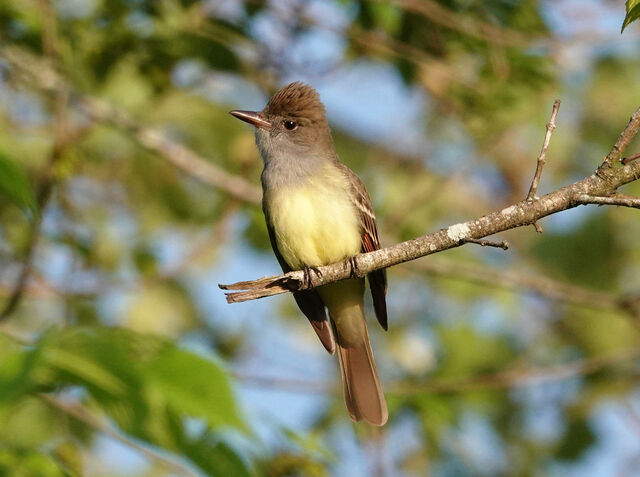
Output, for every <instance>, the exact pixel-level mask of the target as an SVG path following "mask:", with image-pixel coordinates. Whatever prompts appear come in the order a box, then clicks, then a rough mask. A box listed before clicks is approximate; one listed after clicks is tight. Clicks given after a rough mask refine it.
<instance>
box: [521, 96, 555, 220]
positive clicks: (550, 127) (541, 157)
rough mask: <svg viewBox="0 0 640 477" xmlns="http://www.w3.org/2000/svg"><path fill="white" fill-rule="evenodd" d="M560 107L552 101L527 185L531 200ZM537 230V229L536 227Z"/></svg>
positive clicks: (535, 190) (538, 180)
mask: <svg viewBox="0 0 640 477" xmlns="http://www.w3.org/2000/svg"><path fill="white" fill-rule="evenodd" d="M559 109H560V100H559V99H556V100H555V101H554V102H553V109H552V111H551V118H550V119H549V122H548V123H547V132H546V134H545V135H544V142H543V143H542V149H541V150H540V155H539V156H538V162H537V164H536V172H535V174H534V175H533V181H531V187H529V193H528V194H527V200H533V199H534V198H535V196H536V192H537V191H538V183H539V182H540V176H542V168H543V167H544V164H545V162H546V156H547V149H548V148H549V142H550V141H551V135H552V134H553V131H554V130H555V128H556V117H557V116H558V110H559ZM536 230H537V229H536Z"/></svg>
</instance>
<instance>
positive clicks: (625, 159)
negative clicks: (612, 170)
mask: <svg viewBox="0 0 640 477" xmlns="http://www.w3.org/2000/svg"><path fill="white" fill-rule="evenodd" d="M636 159H640V152H639V153H638V154H634V155H633V156H629V157H623V158H622V159H620V162H621V163H622V165H623V166H626V165H627V164H629V163H630V162H631V161H635V160H636Z"/></svg>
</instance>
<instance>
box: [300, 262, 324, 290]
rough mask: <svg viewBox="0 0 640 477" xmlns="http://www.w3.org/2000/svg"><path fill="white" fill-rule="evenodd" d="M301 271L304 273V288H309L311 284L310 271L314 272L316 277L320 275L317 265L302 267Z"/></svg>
mask: <svg viewBox="0 0 640 477" xmlns="http://www.w3.org/2000/svg"><path fill="white" fill-rule="evenodd" d="M302 272H303V274H304V287H305V288H311V285H312V278H311V272H313V273H315V274H316V276H317V277H321V276H322V272H321V271H320V269H319V268H317V267H304V268H303V269H302Z"/></svg>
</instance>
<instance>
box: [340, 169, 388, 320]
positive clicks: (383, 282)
mask: <svg viewBox="0 0 640 477" xmlns="http://www.w3.org/2000/svg"><path fill="white" fill-rule="evenodd" d="M338 165H339V166H340V168H341V169H342V170H343V172H344V173H345V175H346V176H347V177H348V178H349V183H350V184H351V190H352V193H353V198H354V200H355V202H356V206H357V208H358V212H359V213H360V225H361V226H362V248H361V250H362V252H373V251H374V250H378V249H379V248H380V240H379V239H378V226H377V225H376V216H375V214H374V213H373V207H372V206H371V199H370V198H369V194H368V192H367V189H366V187H365V186H364V184H363V183H362V181H361V180H360V178H359V177H358V176H357V175H356V174H355V172H353V171H352V170H351V169H349V168H348V167H347V166H345V165H344V164H342V163H341V162H338ZM367 278H368V279H369V287H370V288H371V296H372V297H373V308H374V309H375V311H376V318H378V322H379V323H380V325H382V327H383V328H384V329H385V330H386V329H387V299H386V295H387V272H386V270H384V269H382V270H376V271H375V272H371V273H369V274H368V275H367Z"/></svg>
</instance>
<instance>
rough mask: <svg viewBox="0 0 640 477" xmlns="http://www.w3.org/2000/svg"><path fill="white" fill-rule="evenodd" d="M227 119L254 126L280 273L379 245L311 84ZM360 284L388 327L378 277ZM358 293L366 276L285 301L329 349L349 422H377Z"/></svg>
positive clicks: (376, 391) (382, 417) (382, 277)
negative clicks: (291, 303) (335, 361)
mask: <svg viewBox="0 0 640 477" xmlns="http://www.w3.org/2000/svg"><path fill="white" fill-rule="evenodd" d="M230 114H231V115H232V116H234V117H236V118H238V119H240V120H242V121H245V122H247V123H249V124H251V125H253V126H254V129H255V140H256V145H257V148H258V150H259V152H260V155H261V157H262V161H263V170H262V174H261V182H262V190H263V198H262V209H263V212H264V216H265V220H266V224H267V231H268V233H269V239H270V242H271V246H272V248H273V251H274V253H275V255H276V258H277V260H278V262H279V264H280V266H281V268H282V271H283V272H284V273H286V272H289V271H292V270H304V271H305V274H310V273H319V271H318V270H317V267H320V266H322V265H328V264H331V263H335V262H339V261H343V260H347V259H352V258H353V257H354V256H355V255H357V254H358V253H361V252H371V251H374V250H377V249H379V248H380V241H379V238H378V230H377V223H376V217H375V214H374V211H373V207H372V205H371V199H370V197H369V194H368V192H367V189H366V187H365V185H364V184H363V182H362V181H361V180H360V179H359V177H358V176H357V175H356V174H355V173H354V172H353V171H352V170H351V169H349V168H348V167H347V166H346V165H344V164H343V163H342V162H340V160H339V158H338V154H337V152H336V149H335V145H334V142H333V138H332V136H331V130H330V128H329V124H328V121H327V115H326V110H325V107H324V105H323V104H322V102H321V100H320V97H319V95H318V93H317V92H316V90H315V89H314V88H313V87H311V86H309V85H307V84H305V83H302V82H294V83H291V84H288V85H286V86H284V87H283V88H281V89H279V90H278V91H276V92H275V93H274V94H273V96H272V97H271V98H270V99H269V101H268V103H267V105H266V106H265V107H264V109H262V110H261V111H244V110H233V111H230ZM351 263H352V266H354V264H355V262H353V261H352V262H351ZM367 279H368V281H369V288H370V289H371V294H372V297H373V305H374V310H375V314H376V318H377V319H378V321H379V323H380V324H381V325H382V327H383V328H384V329H385V330H386V329H387V306H386V292H387V278H386V272H385V270H384V269H383V270H376V271H374V272H371V273H369V274H368V275H367ZM364 290H365V280H364V278H357V277H355V276H354V277H353V278H350V279H347V280H343V281H339V282H335V283H330V284H327V285H323V286H320V287H317V288H315V289H308V290H303V291H297V292H294V293H293V296H294V299H295V301H296V303H297V304H298V307H299V308H300V310H301V311H302V313H303V314H304V315H305V316H306V317H307V318H308V320H309V321H310V323H311V325H312V326H313V329H314V330H315V332H316V334H317V335H318V337H319V339H320V341H321V343H322V344H323V345H324V347H325V348H326V350H327V351H328V352H329V353H330V354H334V352H335V351H336V350H337V354H338V361H339V363H340V371H341V376H342V382H343V390H344V400H345V404H346V407H347V411H348V413H349V416H350V418H351V419H352V420H353V421H356V422H357V421H360V420H364V421H366V422H368V423H369V424H372V425H375V426H382V425H384V424H385V423H386V421H387V419H388V415H389V412H388V409H387V404H386V401H385V397H384V393H383V391H382V386H381V384H380V379H379V377H378V372H377V370H376V365H375V361H374V357H373V352H372V349H371V343H370V340H369V333H368V331H367V326H366V322H365V312H364ZM327 311H328V316H327Z"/></svg>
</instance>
